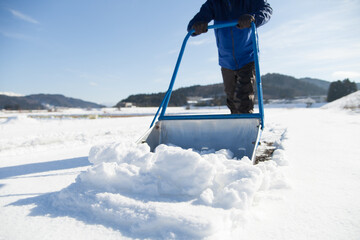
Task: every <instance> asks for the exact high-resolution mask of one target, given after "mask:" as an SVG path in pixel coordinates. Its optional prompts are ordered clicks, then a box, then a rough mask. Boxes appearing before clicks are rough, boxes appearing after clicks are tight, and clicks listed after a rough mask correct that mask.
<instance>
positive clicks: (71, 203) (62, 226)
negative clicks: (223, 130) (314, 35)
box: [0, 109, 360, 239]
mask: <svg viewBox="0 0 360 240" xmlns="http://www.w3.org/2000/svg"><path fill="white" fill-rule="evenodd" d="M266 116H267V117H266V131H265V132H264V133H263V138H262V140H263V141H264V142H267V143H271V145H272V146H273V147H274V150H275V151H274V155H273V161H268V162H264V163H260V164H258V165H256V166H252V165H251V164H250V163H249V162H248V161H247V160H245V159H244V160H242V161H234V160H228V159H229V158H231V155H229V153H227V152H226V151H220V152H217V153H215V152H208V153H196V152H192V151H186V150H182V149H178V148H176V147H166V146H162V147H161V148H159V149H158V151H157V152H156V153H150V152H149V151H148V149H147V148H146V146H144V145H143V146H140V147H139V146H136V145H134V144H132V143H133V142H134V141H135V140H136V139H137V138H138V137H139V136H140V135H141V134H142V133H143V132H144V131H145V129H146V128H147V127H148V124H149V122H150V121H151V117H135V118H123V119H122V118H119V119H95V120H85V119H75V120H56V119H52V120H51V119H48V120H34V119H28V118H21V117H20V118H14V119H12V120H11V121H8V122H6V123H4V122H3V124H1V123H0V131H1V134H0V212H1V214H0V226H1V227H0V239H100V238H101V239H127V238H129V239H133V238H151V239H203V238H208V239H358V237H359V236H360V228H359V226H360V203H359V201H357V199H358V198H359V197H360V192H359V189H360V174H359V172H360V161H359V160H360V158H359V156H360V148H359V147H358V143H359V142H360V138H359V136H360V118H359V114H355V113H351V112H342V111H333V110H322V109H291V110H289V109H267V110H266ZM93 146H97V147H93ZM263 146H266V144H263ZM91 147H93V148H92V150H91V151H90V154H89V150H90V148H91ZM265 150H266V149H265ZM88 156H89V159H88Z"/></svg>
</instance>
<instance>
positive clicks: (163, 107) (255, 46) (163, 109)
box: [150, 22, 264, 128]
mask: <svg viewBox="0 0 360 240" xmlns="http://www.w3.org/2000/svg"><path fill="white" fill-rule="evenodd" d="M236 25H237V22H229V23H223V24H216V25H210V26H208V29H218V28H225V27H233V26H236ZM251 27H252V40H253V49H254V62H255V71H256V79H257V89H258V99H259V112H260V116H261V126H262V128H263V127H264V109H263V100H262V86H261V79H260V67H259V57H258V44H257V34H256V26H255V24H254V23H252V24H251ZM194 32H195V30H190V31H189V32H188V33H187V35H186V36H185V39H184V41H183V43H182V46H181V49H180V53H179V56H178V59H177V62H176V65H175V69H174V72H173V75H172V78H171V81H170V85H169V88H168V90H167V92H166V94H165V97H164V99H163V100H162V102H161V104H160V106H159V108H158V110H157V112H156V114H155V116H154V119H153V121H152V123H151V125H150V128H151V127H152V126H153V125H154V123H155V121H156V118H157V116H158V115H159V112H160V110H161V113H160V116H159V118H163V117H164V115H165V112H166V109H167V106H168V104H169V101H170V97H171V93H172V89H173V87H174V83H175V79H176V76H177V73H178V70H179V67H180V63H181V59H182V57H183V55H184V51H185V47H186V43H187V41H188V40H189V38H190V36H191V35H192V34H193V33H194Z"/></svg>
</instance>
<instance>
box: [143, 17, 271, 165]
mask: <svg viewBox="0 0 360 240" xmlns="http://www.w3.org/2000/svg"><path fill="white" fill-rule="evenodd" d="M236 24H237V23H236V22H231V23H225V24H217V25H211V26H209V27H208V29H217V28H224V27H231V26H235V25H236ZM251 28H252V33H251V38H252V42H253V49H254V62H255V71H256V84H257V96H258V106H259V112H258V113H250V114H214V115H187V114H186V115H165V112H166V109H167V106H168V104H169V100H170V97H171V92H172V89H173V86H174V82H175V78H176V75H177V73H178V70H179V66H180V63H181V59H182V56H183V54H184V50H185V46H186V43H187V41H188V39H189V37H190V36H191V34H192V33H193V32H194V31H193V30H192V31H190V32H188V34H187V35H186V37H185V39H184V41H183V44H182V47H181V50H180V53H179V56H178V59H177V62H176V66H175V69H174V72H173V75H172V78H171V81H170V85H169V88H168V90H167V92H166V94H165V97H164V98H163V100H162V102H161V104H160V106H159V108H158V110H157V112H156V114H155V116H154V119H153V121H152V123H151V125H150V129H149V130H148V131H147V132H146V133H145V134H144V135H143V136H142V137H141V138H140V139H139V140H138V143H147V144H148V145H149V146H150V148H151V151H154V150H155V148H156V147H157V146H158V145H160V144H166V145H175V146H179V147H181V148H184V149H189V148H191V149H194V150H197V151H203V150H215V151H218V150H221V149H229V150H230V151H231V152H232V153H233V154H234V157H236V158H238V159H241V158H242V157H244V156H247V157H248V158H249V159H250V160H251V161H252V162H253V163H255V151H256V148H257V146H258V145H259V141H260V136H261V132H262V130H263V128H264V107H263V94H262V84H261V78H260V68H259V58H258V52H259V48H258V41H257V40H258V39H257V32H256V26H255V24H254V23H252V25H251Z"/></svg>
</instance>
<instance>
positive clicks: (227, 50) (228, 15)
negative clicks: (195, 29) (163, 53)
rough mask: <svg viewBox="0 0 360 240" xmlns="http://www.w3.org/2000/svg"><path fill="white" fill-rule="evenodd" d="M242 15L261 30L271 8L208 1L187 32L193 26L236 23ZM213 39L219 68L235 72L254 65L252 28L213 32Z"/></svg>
mask: <svg viewBox="0 0 360 240" xmlns="http://www.w3.org/2000/svg"><path fill="white" fill-rule="evenodd" d="M243 14H250V15H252V16H254V18H255V24H256V27H260V26H261V25H263V24H265V23H266V22H268V21H269V19H270V17H271V14H272V8H271V7H270V5H269V4H268V3H267V2H266V0H207V1H206V2H205V3H204V4H203V5H202V7H201V9H200V12H199V13H197V14H196V15H195V17H194V18H193V19H192V20H191V21H190V22H189V25H188V31H189V30H191V28H192V26H193V24H194V23H196V22H210V21H211V20H214V23H215V24H218V23H224V22H230V21H237V20H238V19H239V17H240V16H241V15H243ZM215 37H216V44H217V47H218V52H219V65H220V66H222V67H224V68H227V69H232V70H237V69H240V68H241V67H243V66H244V65H246V64H247V63H249V62H252V61H254V52H253V48H252V41H251V28H246V29H238V28H236V27H229V28H220V29H215Z"/></svg>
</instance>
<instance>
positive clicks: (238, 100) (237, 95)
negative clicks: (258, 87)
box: [221, 62, 255, 114]
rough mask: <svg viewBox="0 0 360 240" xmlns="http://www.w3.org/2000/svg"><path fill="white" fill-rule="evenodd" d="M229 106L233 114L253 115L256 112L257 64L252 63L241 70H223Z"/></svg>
mask: <svg viewBox="0 0 360 240" xmlns="http://www.w3.org/2000/svg"><path fill="white" fill-rule="evenodd" d="M221 73H222V76H223V81H224V87H225V93H226V96H227V100H226V102H227V106H228V108H229V109H230V111H231V114H239V113H252V112H253V110H254V82H255V64H254V62H250V63H248V64H246V65H245V66H243V67H242V68H241V69H239V70H230V69H227V68H223V67H222V68H221Z"/></svg>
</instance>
